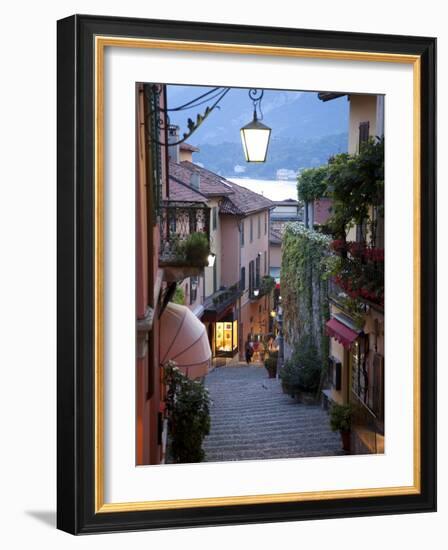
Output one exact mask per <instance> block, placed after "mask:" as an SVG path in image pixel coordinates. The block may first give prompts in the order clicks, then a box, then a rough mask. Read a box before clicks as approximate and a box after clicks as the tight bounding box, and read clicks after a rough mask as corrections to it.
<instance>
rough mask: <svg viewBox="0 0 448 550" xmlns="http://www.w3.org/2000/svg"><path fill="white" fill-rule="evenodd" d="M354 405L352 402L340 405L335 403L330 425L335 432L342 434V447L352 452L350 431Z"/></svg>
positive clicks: (332, 408)
mask: <svg viewBox="0 0 448 550" xmlns="http://www.w3.org/2000/svg"><path fill="white" fill-rule="evenodd" d="M352 415H353V407H352V405H350V404H347V405H339V404H337V403H334V404H333V405H332V407H331V410H330V426H331V429H332V430H333V431H334V432H339V433H340V434H341V440H342V448H343V449H344V451H347V452H350V432H351V423H352Z"/></svg>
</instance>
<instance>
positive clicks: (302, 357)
mask: <svg viewBox="0 0 448 550" xmlns="http://www.w3.org/2000/svg"><path fill="white" fill-rule="evenodd" d="M321 372H322V370H321V363H320V360H319V356H318V353H317V349H316V346H315V345H314V344H313V341H312V339H311V338H310V337H309V336H306V335H303V336H302V337H301V339H300V341H299V342H298V343H297V344H296V346H295V348H294V352H293V354H292V356H291V359H290V360H289V364H288V365H287V368H286V372H285V373H284V376H282V375H280V376H281V377H282V382H284V383H285V384H286V388H284V391H286V393H290V395H292V396H293V397H295V399H296V400H297V402H298V403H304V404H307V405H312V404H314V403H315V402H316V392H317V390H318V388H319V382H320V378H321Z"/></svg>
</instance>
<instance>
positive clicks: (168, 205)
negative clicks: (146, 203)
mask: <svg viewBox="0 0 448 550" xmlns="http://www.w3.org/2000/svg"><path fill="white" fill-rule="evenodd" d="M160 212H161V216H160V250H159V265H161V266H179V267H205V266H207V265H208V256H209V254H210V208H209V207H208V206H206V205H205V204H204V203H202V202H179V201H165V202H164V203H163V204H162V207H161V209H160Z"/></svg>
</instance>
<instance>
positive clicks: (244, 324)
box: [169, 144, 273, 365]
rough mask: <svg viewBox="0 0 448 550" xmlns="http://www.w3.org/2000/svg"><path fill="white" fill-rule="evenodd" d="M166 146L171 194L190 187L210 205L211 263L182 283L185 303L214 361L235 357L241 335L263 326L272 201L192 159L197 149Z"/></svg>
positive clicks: (254, 334) (255, 334)
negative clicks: (200, 325)
mask: <svg viewBox="0 0 448 550" xmlns="http://www.w3.org/2000/svg"><path fill="white" fill-rule="evenodd" d="M171 149H174V148H173V147H170V156H171V160H170V163H169V171H170V182H173V183H172V185H171V192H172V193H174V195H172V196H179V197H181V196H184V195H185V191H186V190H190V191H192V192H193V193H195V194H196V195H197V196H196V199H197V198H198V197H199V196H200V197H201V198H202V200H204V201H205V203H206V204H207V206H208V207H209V208H210V248H211V252H212V253H213V254H214V264H213V267H206V268H205V270H204V275H203V278H202V280H192V279H190V280H185V281H184V282H183V283H182V288H183V289H184V295H185V300H186V304H187V306H188V307H190V308H191V309H192V310H194V312H195V313H196V314H197V316H198V317H199V318H200V319H201V321H202V322H203V323H204V325H205V326H206V328H207V333H208V335H209V341H210V346H211V349H212V355H213V360H214V364H216V365H220V364H224V363H228V362H232V361H238V360H239V359H242V358H243V357H244V348H245V342H246V341H247V339H248V338H250V339H253V340H260V339H261V338H262V335H264V334H266V333H267V332H268V328H269V307H270V293H271V289H272V288H271V287H270V286H269V285H268V284H267V281H268V279H269V261H270V260H269V227H270V209H271V208H272V207H273V203H272V202H271V201H270V200H268V199H266V198H265V197H263V196H262V195H259V194H257V193H254V192H253V191H250V190H249V189H246V188H245V187H242V186H240V185H237V184H235V183H233V182H230V181H228V180H226V179H225V178H223V177H221V176H219V175H218V174H215V173H213V172H210V171H209V170H207V169H206V168H203V167H201V166H199V165H197V164H195V163H194V162H193V153H194V152H196V151H197V148H195V147H192V146H190V145H187V144H181V145H180V146H179V150H178V151H173V153H172V154H171ZM176 159H177V161H176ZM182 193H183V195H182ZM176 194H177V195H176ZM192 198H193V197H192ZM192 285H194V288H193V286H192Z"/></svg>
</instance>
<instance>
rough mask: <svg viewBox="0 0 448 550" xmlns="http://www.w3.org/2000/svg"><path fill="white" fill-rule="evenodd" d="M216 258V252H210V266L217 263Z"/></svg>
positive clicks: (208, 258)
mask: <svg viewBox="0 0 448 550" xmlns="http://www.w3.org/2000/svg"><path fill="white" fill-rule="evenodd" d="M215 259H216V254H213V252H210V254H209V255H208V257H207V261H208V267H213V266H214V265H215Z"/></svg>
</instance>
